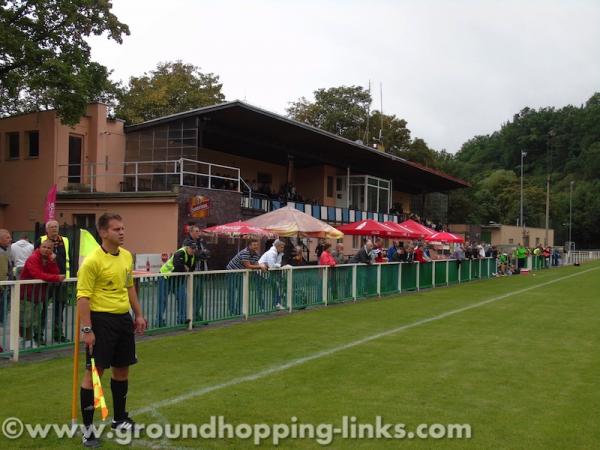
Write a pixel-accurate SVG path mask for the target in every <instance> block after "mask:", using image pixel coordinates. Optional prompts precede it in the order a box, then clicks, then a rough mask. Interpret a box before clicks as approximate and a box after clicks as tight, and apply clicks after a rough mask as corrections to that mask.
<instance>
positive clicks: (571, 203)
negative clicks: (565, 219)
mask: <svg viewBox="0 0 600 450" xmlns="http://www.w3.org/2000/svg"><path fill="white" fill-rule="evenodd" d="M574 183H575V182H574V181H571V187H570V189H569V250H568V251H569V252H570V251H571V248H572V246H573V244H571V242H572V241H571V225H572V223H573V184H574Z"/></svg>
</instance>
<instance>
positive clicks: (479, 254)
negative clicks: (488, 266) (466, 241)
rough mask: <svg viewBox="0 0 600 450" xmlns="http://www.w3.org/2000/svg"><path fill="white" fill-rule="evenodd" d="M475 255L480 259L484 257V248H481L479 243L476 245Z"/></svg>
mask: <svg viewBox="0 0 600 450" xmlns="http://www.w3.org/2000/svg"><path fill="white" fill-rule="evenodd" d="M477 257H479V258H481V259H483V258H485V250H484V249H483V245H481V244H479V245H478V246H477Z"/></svg>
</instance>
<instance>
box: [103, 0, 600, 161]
mask: <svg viewBox="0 0 600 450" xmlns="http://www.w3.org/2000/svg"><path fill="white" fill-rule="evenodd" d="M113 5H114V8H113V11H114V13H115V14H116V15H117V16H118V17H119V19H120V20H121V21H122V22H125V23H127V24H128V25H129V27H130V30H131V35H130V36H126V37H125V39H124V43H123V45H118V44H116V43H115V42H114V41H108V40H107V39H101V38H94V39H92V40H91V43H92V49H93V58H94V59H95V60H97V61H99V62H101V63H102V64H104V65H106V66H107V67H108V68H109V69H113V70H114V74H113V75H114V76H113V78H114V79H115V80H123V81H126V80H128V78H129V77H130V76H132V75H136V76H138V75H141V74H143V73H144V72H147V71H150V70H152V69H153V68H155V67H156V64H157V62H159V61H174V60H177V59H181V60H183V61H184V62H187V63H192V64H194V65H196V66H200V68H201V70H202V71H203V72H212V73H214V74H216V75H219V76H220V80H221V82H222V83H223V91H224V93H225V95H226V97H227V100H235V99H239V100H245V101H247V102H248V103H251V104H253V105H256V106H259V107H262V108H265V109H268V110H270V111H273V112H276V113H280V114H285V108H286V107H287V106H288V103H289V102H290V101H294V100H297V99H298V98H300V97H302V96H304V97H307V98H309V99H312V98H313V97H312V92H313V91H314V90H316V89H318V88H328V87H333V86H341V85H361V86H364V87H365V88H366V87H367V85H368V82H369V80H371V83H372V86H373V91H374V92H373V99H374V102H373V108H375V109H379V105H380V98H379V84H380V83H383V111H384V113H386V114H395V115H396V116H398V117H401V118H404V119H405V120H406V121H407V122H408V128H410V130H411V131H412V136H413V137H421V138H423V139H425V141H427V143H428V144H429V145H430V146H432V147H433V148H435V149H437V150H441V149H446V150H448V151H450V152H453V153H454V152H456V151H457V150H458V149H459V148H460V146H461V145H462V143H464V142H465V141H466V140H468V139H470V138H472V137H473V136H476V135H481V134H488V133H491V132H493V131H494V130H497V129H498V128H499V127H500V126H501V124H502V123H503V122H506V121H508V120H510V119H511V118H512V116H513V114H515V113H517V112H518V111H520V110H521V109H522V108H523V107H525V106H530V107H536V108H537V107H542V106H556V107H561V106H564V105H566V104H574V105H580V104H582V103H584V102H585V101H586V100H587V99H588V98H589V97H590V96H591V95H592V94H593V93H594V92H596V91H600V0H564V1H558V0H557V1H552V0H540V1H532V0H521V1H507V0H505V1H491V0H489V1H488V0H479V1H476V0H472V1H469V0H462V1H460V0H459V1H451V0H439V1H434V0H430V1H427V0H404V1H401V0H398V1H393V0H389V1H385V0H380V1H374V0H370V1H364V0H358V1H341V0H339V1H333V0H302V1H299V0H298V1H291V0H287V1H286V0H279V1H275V0H273V1H267V0H262V1H252V0H245V1H244V0H240V1H233V0H232V1H228V0H220V1H215V0H212V1H204V0H169V1H165V0H160V1H158V0H113Z"/></svg>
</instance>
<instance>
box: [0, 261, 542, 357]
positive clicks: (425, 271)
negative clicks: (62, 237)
mask: <svg viewBox="0 0 600 450" xmlns="http://www.w3.org/2000/svg"><path fill="white" fill-rule="evenodd" d="M539 259H543V258H538V259H537V260H536V262H535V265H534V267H535V268H536V270H537V269H539V268H541V267H543V262H542V263H540V262H539ZM434 265H435V270H434ZM459 270H460V277H461V281H462V282H466V281H469V280H470V279H478V278H482V279H485V278H489V277H491V276H492V274H494V273H495V271H496V265H495V261H494V260H492V259H483V260H472V261H468V260H467V261H463V262H462V264H461V265H460V269H459V265H458V264H457V262H456V261H446V260H440V261H435V262H433V263H422V264H418V263H402V264H399V263H389V264H373V265H342V266H338V267H330V268H324V267H319V266H307V267H302V268H292V269H276V270H269V271H267V272H261V271H245V270H239V271H211V272H195V273H193V274H170V275H169V276H164V275H162V274H148V275H145V274H144V275H142V276H136V277H135V284H136V288H137V292H138V297H139V300H140V303H141V306H142V310H143V311H144V315H145V316H146V318H147V320H148V331H150V332H153V331H157V330H163V329H173V328H184V327H187V326H190V325H189V320H190V319H191V321H192V323H193V324H201V323H208V322H216V321H222V320H230V319H240V318H242V317H246V316H253V315H258V314H264V313H269V312H273V311H277V310H278V309H285V310H288V311H292V310H293V309H301V308H304V307H310V306H314V305H322V304H324V303H327V304H330V303H331V304H333V303H340V302H343V301H348V300H351V299H353V298H354V296H355V297H356V298H359V299H360V298H365V297H372V296H376V295H386V294H393V293H396V292H398V287H399V285H400V287H401V290H402V292H406V291H412V290H416V289H417V285H418V286H419V287H420V288H428V287H432V286H433V285H434V281H435V286H444V285H446V284H447V283H448V284H452V283H456V282H457V281H458V276H459ZM434 272H435V273H434ZM417 273H418V275H417ZM399 278H400V279H399ZM417 280H418V281H417ZM75 282H76V280H67V281H66V282H64V283H60V284H48V283H42V282H41V281H28V282H16V283H15V282H2V283H0V307H1V308H2V309H0V319H1V320H2V324H1V325H0V326H1V327H2V328H1V330H2V331H1V332H0V346H2V348H3V351H2V353H0V356H4V357H11V356H12V357H13V359H14V358H15V355H14V353H15V351H16V353H17V354H16V357H17V358H18V354H19V353H22V352H23V353H27V352H32V351H42V350H45V349H50V348H57V347H61V346H65V345H69V344H71V343H72V342H73V339H74V336H73V333H74V328H75V326H74V320H75V304H74V303H75V302H74V300H75V297H76V291H75V288H76V285H75ZM324 288H325V289H326V290H325V292H324V291H323V289H324ZM13 291H14V292H15V300H13V301H16V300H19V302H18V303H16V304H18V308H16V309H17V310H16V311H11V298H12V297H11V292H13ZM188 294H189V297H188ZM290 302H293V304H292V305H290ZM278 305H279V306H278ZM290 306H291V307H290ZM13 313H16V314H18V318H17V319H15V320H17V321H18V323H19V328H18V330H11V328H10V321H11V318H12V317H11V316H12V314H13ZM78 334H79V333H78V332H77V335H78ZM11 340H13V341H14V342H11ZM17 341H18V344H16V347H15V344H14V343H15V342H17ZM13 350H14V351H13Z"/></svg>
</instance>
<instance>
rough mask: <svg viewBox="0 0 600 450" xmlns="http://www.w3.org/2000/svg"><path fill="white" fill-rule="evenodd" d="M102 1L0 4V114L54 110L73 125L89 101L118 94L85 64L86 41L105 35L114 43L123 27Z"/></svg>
mask: <svg viewBox="0 0 600 450" xmlns="http://www.w3.org/2000/svg"><path fill="white" fill-rule="evenodd" d="M111 8H112V4H111V3H110V2H109V1H106V0H12V1H10V0H9V1H7V0H0V43H1V44H0V52H1V53H0V114H2V115H10V114H15V113H22V112H30V111H36V110H43V109H50V108H54V109H56V110H57V113H58V116H59V117H60V118H61V119H62V121H63V122H64V123H67V124H75V123H77V122H78V121H79V119H80V117H81V116H82V115H83V114H84V113H85V109H86V106H87V104H88V103H89V102H92V101H110V100H111V99H113V98H114V96H115V94H116V92H117V90H116V87H115V85H114V84H113V83H112V82H110V81H109V79H108V75H109V72H108V70H107V68H106V67H104V66H103V65H101V64H99V63H97V62H93V61H91V59H90V47H89V45H88V43H87V42H86V41H85V38H86V37H88V36H91V35H101V34H103V33H106V34H107V36H108V38H109V39H112V40H114V41H116V42H118V43H121V42H122V36H123V35H124V34H125V35H128V34H129V28H128V27H127V25H125V24H123V23H121V22H119V20H118V19H117V17H116V16H115V15H114V14H112V13H111Z"/></svg>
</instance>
